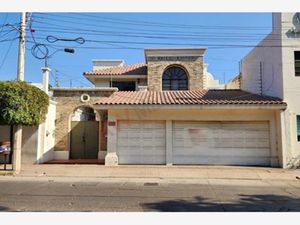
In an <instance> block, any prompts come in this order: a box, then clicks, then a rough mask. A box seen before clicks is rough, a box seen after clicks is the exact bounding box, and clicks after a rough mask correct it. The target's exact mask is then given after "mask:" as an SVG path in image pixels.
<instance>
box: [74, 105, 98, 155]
mask: <svg viewBox="0 0 300 225" xmlns="http://www.w3.org/2000/svg"><path fill="white" fill-rule="evenodd" d="M70 147H71V151H70V159H98V151H99V121H97V120H96V113H95V111H94V109H92V108H89V107H79V108H77V109H76V110H75V111H74V113H73V116H72V121H71V143H70Z"/></svg>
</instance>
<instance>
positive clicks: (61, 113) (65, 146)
mask: <svg viewBox="0 0 300 225" xmlns="http://www.w3.org/2000/svg"><path fill="white" fill-rule="evenodd" d="M116 90H117V89H114V88H109V89H102V90H101V89H99V90H97V89H95V88H94V89H93V88H82V89H80V88H78V89H75V88H74V89H66V88H65V89H64V88H54V89H53V100H54V101H56V102H57V105H56V107H57V108H56V109H57V110H56V120H55V125H56V130H55V147H54V150H55V151H69V150H70V149H69V132H70V120H71V115H72V114H73V112H74V110H76V109H77V108H78V107H80V106H87V107H91V108H94V106H93V104H95V103H97V102H99V99H100V98H101V97H107V96H110V95H111V94H112V93H113V92H115V91H116ZM82 94H88V95H89V96H90V100H89V101H87V102H83V101H82V100H81V96H82ZM106 114H107V112H105V111H98V115H97V116H98V118H97V120H100V121H101V124H100V127H104V125H103V124H102V123H105V118H106V117H107V115H106ZM99 116H100V117H101V118H99ZM100 135H101V136H103V135H102V134H101V130H100ZM104 145H106V144H105V143H103V141H102V142H101V141H100V146H101V150H104V149H105V148H106V146H104Z"/></svg>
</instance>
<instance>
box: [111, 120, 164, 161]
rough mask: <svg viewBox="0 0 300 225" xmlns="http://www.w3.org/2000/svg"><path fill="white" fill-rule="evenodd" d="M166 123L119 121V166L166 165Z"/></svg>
mask: <svg viewBox="0 0 300 225" xmlns="http://www.w3.org/2000/svg"><path fill="white" fill-rule="evenodd" d="M165 124H166V123H165V121H118V142H117V152H118V157H119V164H165V162H166V127H165V126H166V125H165Z"/></svg>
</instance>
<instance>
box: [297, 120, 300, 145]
mask: <svg viewBox="0 0 300 225" xmlns="http://www.w3.org/2000/svg"><path fill="white" fill-rule="evenodd" d="M297 139H298V141H300V115H298V116H297Z"/></svg>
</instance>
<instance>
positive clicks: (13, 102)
mask: <svg viewBox="0 0 300 225" xmlns="http://www.w3.org/2000/svg"><path fill="white" fill-rule="evenodd" d="M48 105H49V97H48V95H47V94H46V93H45V92H44V91H42V90H40V89H39V88H37V87H35V86H33V85H31V84H28V83H26V82H24V81H0V124H2V125H25V126H36V125H39V124H40V123H42V122H43V121H45V118H46V113H47V111H48Z"/></svg>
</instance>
